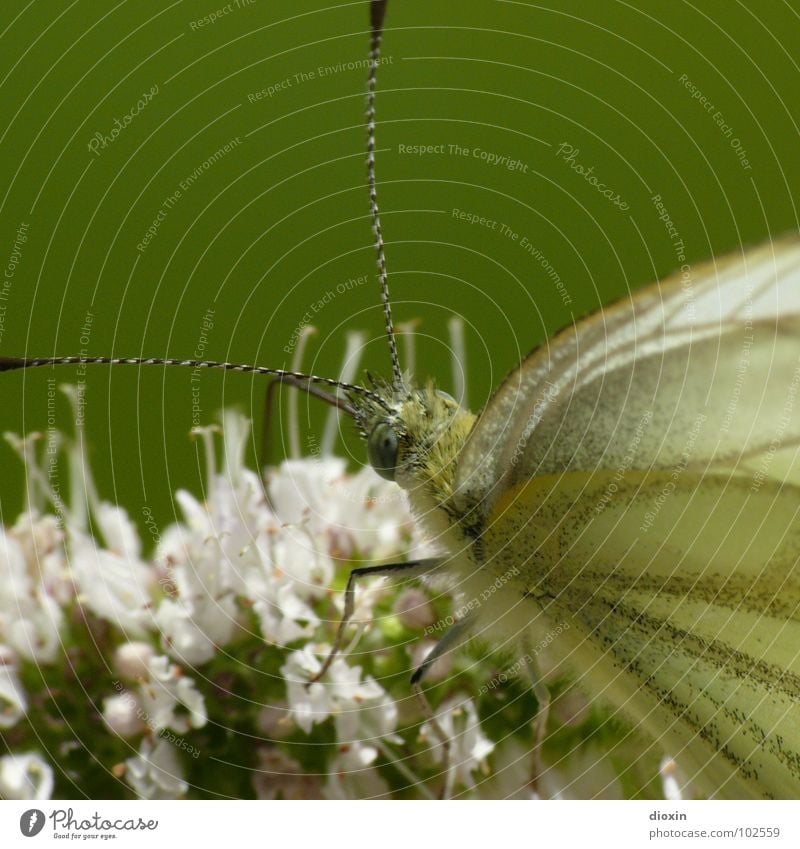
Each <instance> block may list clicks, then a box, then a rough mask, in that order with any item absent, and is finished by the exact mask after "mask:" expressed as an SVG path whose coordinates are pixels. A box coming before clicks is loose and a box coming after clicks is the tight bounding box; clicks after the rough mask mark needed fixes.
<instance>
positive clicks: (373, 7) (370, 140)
mask: <svg viewBox="0 0 800 849" xmlns="http://www.w3.org/2000/svg"><path fill="white" fill-rule="evenodd" d="M386 4H387V0H372V2H371V3H370V24H371V28H372V36H371V40H370V50H369V76H368V77H367V185H368V186H369V211H370V215H371V216H372V231H373V233H374V234H375V253H376V254H377V259H378V279H379V281H380V286H381V300H382V301H383V315H384V318H385V319H386V337H387V339H388V340H389V354H390V355H391V358H392V378H393V379H392V384H393V385H394V388H395V389H396V390H403V389H404V385H403V373H402V372H401V370H400V357H399V356H398V353H397V340H396V339H395V336H394V326H393V325H392V304H391V301H390V300H389V280H388V274H387V272H386V251H385V248H384V244H383V231H382V229H381V216H380V211H379V209H378V188H377V183H376V180H375V87H376V85H377V82H378V62H379V61H380V58H381V37H382V35H383V19H384V16H385V15H386Z"/></svg>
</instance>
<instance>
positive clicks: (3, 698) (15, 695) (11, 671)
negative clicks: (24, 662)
mask: <svg viewBox="0 0 800 849" xmlns="http://www.w3.org/2000/svg"><path fill="white" fill-rule="evenodd" d="M7 653H8V650H7V649H6V648H5V647H4V646H0V728H11V726H12V725H16V723H17V722H19V720H20V719H22V717H23V716H25V712H26V711H27V710H28V704H27V701H26V699H25V692H24V690H23V689H22V685H21V684H20V682H19V679H18V678H17V670H16V668H15V667H14V666H13V665H12V662H11V658H10V657H5V656H4V655H7Z"/></svg>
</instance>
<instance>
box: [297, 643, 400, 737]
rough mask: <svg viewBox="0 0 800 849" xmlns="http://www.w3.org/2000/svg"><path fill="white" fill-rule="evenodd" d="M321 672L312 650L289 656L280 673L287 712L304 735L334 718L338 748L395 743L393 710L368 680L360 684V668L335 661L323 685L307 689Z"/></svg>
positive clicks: (382, 691)
mask: <svg viewBox="0 0 800 849" xmlns="http://www.w3.org/2000/svg"><path fill="white" fill-rule="evenodd" d="M320 669H321V664H320V661H319V660H318V659H317V657H316V656H315V655H314V653H313V650H312V647H311V646H306V648H305V649H303V650H301V651H295V652H292V654H291V655H289V659H288V661H287V662H286V664H285V665H284V666H283V667H282V668H281V673H282V674H283V676H284V678H285V679H286V683H287V689H288V701H289V708H290V710H291V711H292V713H293V715H294V718H295V722H296V723H297V724H298V726H300V728H302V729H303V730H304V731H305V732H306V733H308V732H309V731H310V730H311V727H312V726H313V725H314V724H315V723H318V722H324V721H325V720H326V719H327V718H328V717H329V716H333V717H334V722H335V726H336V739H337V740H338V741H339V743H340V744H346V745H349V744H352V743H354V742H356V741H362V740H373V739H376V738H385V739H387V740H391V741H394V740H397V739H399V738H397V737H396V736H395V735H394V733H393V732H394V731H395V729H396V727H397V706H396V705H395V703H394V701H393V700H392V699H391V698H390V697H389V696H388V695H387V693H386V692H385V690H384V689H383V688H382V687H381V686H380V685H379V684H378V683H377V681H375V680H374V679H373V678H372V677H371V676H369V675H368V676H367V677H366V678H365V679H364V680H363V681H362V680H361V667H360V666H353V667H350V666H348V665H347V662H346V661H345V660H344V658H341V657H337V658H336V660H334V662H333V663H332V664H331V668H330V670H329V671H328V674H327V679H326V681H317V682H316V683H314V684H312V685H311V686H310V687H308V686H306V685H307V682H308V680H309V679H310V678H311V677H312V676H313V675H315V674H316V673H317V672H319V670H320Z"/></svg>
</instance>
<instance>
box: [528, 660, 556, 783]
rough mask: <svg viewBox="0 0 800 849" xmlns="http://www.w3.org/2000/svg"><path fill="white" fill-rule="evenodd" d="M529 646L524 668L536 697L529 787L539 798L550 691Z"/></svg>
mask: <svg viewBox="0 0 800 849" xmlns="http://www.w3.org/2000/svg"><path fill="white" fill-rule="evenodd" d="M529 648H530V647H529V646H527V645H526V646H525V657H524V658H523V659H524V661H525V668H526V669H527V670H528V677H529V678H530V680H531V687H532V689H533V695H534V696H536V704H537V708H536V716H535V717H534V718H533V764H532V766H531V786H532V787H533V789H534V790H535V791H536V794H537V795H538V796H539V797H541V796H542V792H541V789H540V787H539V780H540V778H541V776H542V772H543V769H542V743H543V742H544V735H545V731H546V730H547V718H548V716H549V715H550V690H548V689H547V685H546V684H545V683H544V680H543V678H542V673H541V670H540V669H539V664H538V663H536V654H535V652H533V653H532V652H531V651H530V650H529Z"/></svg>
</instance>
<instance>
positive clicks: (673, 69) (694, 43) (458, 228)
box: [0, 0, 800, 537]
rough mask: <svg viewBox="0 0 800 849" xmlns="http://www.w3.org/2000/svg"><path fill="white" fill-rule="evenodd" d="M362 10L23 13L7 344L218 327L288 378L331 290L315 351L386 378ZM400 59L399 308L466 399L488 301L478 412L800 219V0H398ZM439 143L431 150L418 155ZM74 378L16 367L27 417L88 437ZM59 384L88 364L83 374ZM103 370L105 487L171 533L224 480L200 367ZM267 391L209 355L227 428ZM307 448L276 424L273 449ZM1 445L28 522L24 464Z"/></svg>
mask: <svg viewBox="0 0 800 849" xmlns="http://www.w3.org/2000/svg"><path fill="white" fill-rule="evenodd" d="M214 13H216V14H217V17H216V18H215V19H212V18H211V17H207V18H206V19H205V20H203V18H204V17H205V16H212V14H214ZM366 22H367V3H366V2H363V0H358V2H349V3H340V4H330V5H323V4H318V5H317V8H316V9H314V10H312V11H302V10H301V7H300V6H299V5H298V4H297V3H295V2H291V3H290V2H285V0H269V2H268V0H251V2H249V3H247V2H244V0H239V2H238V3H237V2H235V0H232V2H231V3H229V4H227V5H225V4H224V3H222V0H216V2H177V3H171V4H164V3H163V2H160V1H159V0H137V2H135V3H134V2H127V3H126V2H122V3H111V2H108V3H104V2H97V0H93V1H92V2H87V0H77V2H72V3H65V4H52V3H45V2H35V3H28V2H27V0H5V1H4V3H3V6H2V11H0V80H2V89H0V91H1V92H2V104H3V110H2V113H3V120H2V122H0V151H1V152H2V155H1V156H0V172H1V173H0V204H1V205H0V261H2V263H3V268H4V270H5V271H8V270H9V263H11V270H12V272H13V273H12V276H11V278H8V277H7V275H6V278H5V282H4V285H5V288H4V290H3V294H4V299H3V301H2V305H4V306H5V311H4V313H3V318H4V322H3V324H2V326H1V327H0V329H1V330H2V335H1V336H0V356H12V355H29V356H32V355H49V354H56V353H57V354H78V353H82V352H85V353H87V354H90V355H101V354H104V355H111V354H115V355H130V356H138V355H150V356H158V357H163V356H172V357H188V356H193V355H194V354H195V353H196V352H198V347H199V345H201V344H203V342H204V344H205V346H204V348H202V350H201V351H200V353H202V354H203V355H205V356H207V357H209V358H214V359H228V360H240V361H243V362H257V363H260V364H263V365H269V366H275V367H282V366H285V365H288V364H289V362H290V359H291V358H290V356H289V354H288V353H287V352H286V349H287V348H288V349H290V350H291V347H292V337H293V334H294V333H295V331H296V328H297V327H298V326H299V325H300V324H301V323H302V322H303V321H304V316H306V314H307V313H308V311H309V310H312V312H313V307H312V305H313V304H314V303H315V302H317V301H319V300H320V299H321V298H324V296H325V294H326V292H333V293H334V296H333V297H329V298H327V300H328V301H329V303H327V304H325V305H324V307H323V308H321V309H319V310H318V311H317V312H315V313H314V314H313V318H312V323H313V324H314V325H315V326H316V327H317V328H318V333H317V334H316V335H315V336H314V337H313V338H312V339H311V340H310V343H309V348H308V353H307V357H306V362H305V367H306V368H307V369H313V370H314V371H316V372H317V373H321V374H326V375H336V374H337V373H338V370H339V367H340V362H341V358H342V355H343V353H344V348H345V342H346V338H345V337H346V331H348V330H364V331H366V332H367V338H368V340H369V342H368V345H367V350H366V352H365V364H366V365H367V366H369V367H370V368H371V369H374V370H375V371H378V372H380V371H383V372H386V371H387V370H388V357H387V354H386V349H385V343H384V341H383V339H382V337H381V328H382V319H381V315H380V307H379V300H378V293H377V289H376V286H375V273H374V269H375V266H374V256H373V247H372V238H371V231H370V226H369V219H368V209H367V202H366V191H365V188H364V162H363V161H364V154H363V150H364V129H363V112H364V78H365V71H364V69H363V67H354V64H355V63H359V62H360V64H361V65H363V61H360V60H363V59H364V57H365V56H366V52H367V42H368V36H367V28H366ZM384 56H385V57H386V62H385V64H384V65H383V66H382V67H381V69H380V75H379V98H378V114H379V127H378V148H379V151H380V152H379V158H378V172H379V181H380V202H381V207H382V211H383V224H384V231H385V237H386V241H387V250H388V257H389V268H390V271H391V283H392V293H393V301H394V312H395V318H396V320H397V321H399V322H405V321H410V320H413V319H419V322H418V324H417V325H416V332H417V337H416V340H417V358H416V360H417V372H418V373H419V374H420V375H421V376H424V375H428V374H436V375H438V376H439V378H440V382H441V384H442V386H443V387H444V388H446V389H449V388H450V387H451V362H450V360H451V358H450V352H449V347H448V344H449V343H448V336H447V322H448V319H449V318H450V317H451V316H453V315H455V314H458V315H461V316H463V318H464V320H465V323H466V339H467V352H468V356H467V371H468V389H469V399H470V404H471V406H472V407H473V408H478V407H480V406H481V405H482V404H483V403H484V401H485V400H486V398H488V396H489V394H490V393H491V391H492V389H493V387H495V386H496V385H497V384H498V383H499V381H500V380H502V378H503V376H504V375H505V374H506V373H507V372H508V370H509V369H511V368H512V367H513V366H514V365H515V364H516V363H517V362H518V361H519V359H520V357H521V355H522V354H524V353H525V352H526V351H528V350H529V349H531V348H532V347H534V346H535V345H537V344H540V343H542V342H543V341H544V340H546V339H547V337H548V336H549V335H550V334H552V333H553V332H554V331H556V330H557V329H559V328H560V327H562V326H564V325H565V324H568V323H569V322H571V321H572V320H573V319H574V318H576V317H579V316H581V315H584V314H586V313H588V312H590V311H592V310H594V309H596V308H597V307H598V306H600V305H602V304H605V303H608V302H609V301H611V300H613V299H614V298H617V297H619V296H621V295H623V294H625V293H626V292H627V291H629V290H632V289H635V288H637V287H639V286H642V285H645V284H647V283H648V282H650V281H652V280H653V279H655V278H657V277H659V276H663V275H666V274H668V273H670V272H672V271H674V270H675V269H676V268H677V267H679V266H680V265H681V264H682V262H683V261H685V262H687V263H689V264H690V265H692V267H694V264H695V263H697V262H699V261H701V260H703V259H706V258H708V257H710V256H712V255H714V254H719V253H721V252H725V251H729V250H732V249H736V248H738V247H739V246H741V245H747V244H751V243H753V242H757V241H760V240H762V239H764V238H767V237H768V236H770V235H777V234H781V233H783V232H786V231H791V230H796V229H797V227H798V221H797V209H796V205H795V192H794V188H795V186H797V185H798V180H799V179H800V145H799V144H798V121H800V101H798V98H797V92H798V90H800V87H799V86H800V68H798V64H797V58H796V57H798V56H800V4H798V3H796V2H795V3H790V2H787V3H777V2H776V3H766V4H755V3H750V4H741V3H719V2H711V0H703V2H699V3H698V2H696V3H693V4H689V3H683V2H671V3H665V2H652V0H648V2H642V3H638V4H627V3H622V2H610V0H602V2H599V3H591V4H589V3H586V2H582V1H579V0H571V2H569V0H566V1H565V0H558V2H545V3H537V4H535V5H534V4H531V3H525V2H487V0H483V2H477V0H461V2H459V3H447V4H445V3H431V2H417V0H403V2H393V3H392V2H390V4H389V11H388V15H387V30H386V34H385V39H384ZM154 89H156V90H155V93H152V96H151V97H150V99H149V102H147V103H146V104H144V105H143V107H142V108H141V109H139V108H138V107H137V101H139V100H140V98H142V97H143V95H144V94H145V92H153V91H154ZM126 115H128V116H129V117H128V119H126V118H125V116H126ZM115 119H117V120H118V121H119V122H120V124H122V125H123V127H122V129H120V130H119V131H118V132H112V131H114V129H115V126H116V124H115ZM104 137H105V138H104ZM93 139H95V142H94V143H93V144H94V147H95V148H96V150H95V151H92V149H91V148H90V144H91V143H92V140H93ZM101 139H102V140H103V146H100V140H101ZM237 139H238V140H239V141H238V142H237V141H236V140H237ZM231 142H233V144H232V145H231V144H230V143H231ZM225 145H230V147H229V149H228V150H227V151H226V150H225ZM419 145H432V146H435V149H434V151H433V152H431V153H428V154H425V155H418V154H416V153H412V152H410V151H409V150H408V148H410V147H413V146H419ZM564 145H568V147H564ZM457 148H458V151H457ZM221 149H222V150H223V153H221V154H217V155H215V153H216V152H217V151H220V150H221ZM570 150H571V151H572V158H571V159H569V158H568V154H569V152H570ZM482 152H484V153H485V154H486V157H488V156H489V154H491V155H492V156H493V157H495V159H497V158H500V157H508V158H509V160H507V161H517V162H518V163H519V164H518V165H517V166H516V167H515V168H514V169H513V170H512V169H509V168H507V167H505V166H504V165H503V164H492V163H491V162H490V161H489V160H488V159H487V158H482V156H481V154H482ZM204 163H205V167H204ZM577 165H580V166H581V167H582V168H583V169H589V168H592V169H593V171H592V172H591V174H592V175H593V176H596V177H597V180H598V181H599V182H600V183H602V184H603V185H604V186H606V187H608V189H609V193H610V194H614V195H616V196H618V200H617V202H616V203H613V202H612V201H611V200H609V199H608V198H607V197H605V196H604V195H603V194H601V192H600V191H599V190H598V188H597V187H596V186H595V185H593V184H592V183H591V182H589V181H588V180H587V179H585V176H582V175H581V173H580V172H579V171H578V170H576V168H575V166H577ZM193 174H195V175H196V179H192V177H191V175H193ZM182 183H183V184H184V188H181V184H182ZM177 192H180V196H176V193H177ZM655 195H660V197H661V202H662V203H663V205H664V206H663V208H661V209H659V208H657V206H656V204H655V202H654V201H653V197H654V196H655ZM170 197H171V198H172V199H173V200H171V201H170V200H168V199H169V198H170ZM454 209H455V210H460V211H464V212H465V213H469V214H471V215H474V216H477V217H483V218H485V219H487V221H489V222H497V224H496V225H495V226H483V225H481V224H480V223H474V224H469V223H467V222H466V221H465V220H460V219H459V218H458V217H457V215H454V214H453V211H454ZM665 210H666V213H668V215H669V217H670V219H671V221H672V224H673V228H674V229H673V231H672V232H670V231H669V230H668V228H667V226H666V223H665V222H664V221H662V220H659V215H660V214H662V213H664V211H665ZM159 217H160V218H161V219H162V220H160V221H159V222H158V226H157V228H155V229H156V233H155V235H154V236H153V237H152V239H151V240H150V241H149V242H148V243H147V244H146V245H145V244H144V243H143V239H144V238H145V236H146V234H147V231H148V228H149V227H150V226H151V225H153V222H154V220H156V219H157V218H159ZM23 224H24V225H27V233H26V235H27V241H25V242H22V241H21V240H20V239H19V237H18V236H17V233H18V230H19V228H20V225H23ZM501 225H504V226H501ZM504 228H505V229H504ZM512 233H513V234H516V238H514V236H513V235H511V234H512ZM675 233H677V236H676V235H675ZM679 242H681V243H682V248H679V245H678V243H679ZM526 245H528V246H529V247H526ZM534 251H535V252H534ZM681 251H683V253H684V254H685V260H682V259H681V257H680V256H679V254H680V252H681ZM363 275H369V280H368V282H367V283H366V284H363V285H357V286H355V287H353V288H351V289H349V290H347V291H346V292H344V293H338V292H337V284H340V283H344V281H347V280H349V279H351V278H355V279H357V278H359V277H362V276H363ZM554 275H557V277H556V276H554ZM557 280H560V281H561V287H560V288H559V286H557V285H556V281H557ZM340 288H341V287H340ZM210 309H213V311H214V312H213V328H211V329H208V327H207V330H208V332H207V333H206V334H205V335H206V337H207V338H206V339H205V340H203V339H202V338H201V337H202V335H203V322H204V316H207V314H208V311H209V310H210ZM87 314H91V332H90V333H86V332H85V330H83V328H85V327H86V326H87ZM208 324H209V322H206V325H207V326H208ZM51 376H52V375H51V374H48V372H47V370H44V369H41V370H35V371H30V372H29V373H26V374H23V373H11V374H4V375H0V383H1V384H2V386H1V387H0V388H1V390H2V396H1V397H2V399H3V401H2V404H1V405H0V417H1V418H2V421H1V422H0V427H1V428H2V430H3V431H14V432H17V433H22V432H30V431H33V430H40V431H42V430H44V429H46V428H47V427H48V423H49V424H54V426H55V427H57V428H59V429H62V430H64V431H65V432H67V433H70V434H71V433H74V426H73V416H72V413H71V412H70V408H69V406H68V405H67V403H66V401H65V400H63V399H61V398H59V401H58V404H57V407H56V409H55V415H54V416H51V420H50V422H48V408H47V403H48V397H47V394H48V393H47V390H48V383H47V379H48V377H51ZM56 377H57V379H58V381H59V382H67V383H68V382H76V381H77V379H78V375H77V370H76V369H72V368H62V369H59V370H58V372H57V373H56ZM85 379H86V384H85V409H84V412H85V424H86V428H87V431H86V432H87V436H88V440H87V444H88V450H89V454H90V460H91V464H92V468H93V470H94V473H95V476H96V478H97V483H98V488H99V490H100V492H101V494H102V495H103V496H105V497H107V498H111V499H114V500H116V501H119V502H121V503H122V504H124V505H125V506H126V507H128V509H129V510H130V511H131V514H132V515H133V516H134V517H135V518H136V520H137V521H139V522H140V524H142V517H143V510H145V509H148V510H150V511H152V516H153V517H154V518H155V519H156V521H157V522H158V523H159V524H166V523H167V522H168V521H170V519H171V517H172V513H173V506H172V493H173V492H174V490H175V489H176V488H178V487H189V488H190V489H192V490H194V491H195V492H199V491H200V488H201V484H202V470H201V468H200V465H201V464H200V463H199V462H198V457H199V454H198V446H197V445H196V444H195V442H193V441H192V440H191V439H190V438H189V431H190V429H191V427H192V424H193V411H192V403H193V396H192V384H191V373H190V372H188V371H182V370H171V371H169V370H164V369H160V368H151V369H144V370H137V369H130V368H124V367H118V368H113V369H109V368H107V367H96V368H93V369H89V371H88V372H87V374H86V378H85ZM264 387H265V381H264V379H263V378H252V377H250V376H242V375H230V374H227V375H226V374H213V373H205V374H204V375H203V378H202V383H201V384H200V393H201V394H200V396H199V398H200V406H201V407H202V412H201V414H200V416H201V420H202V422H203V423H210V422H213V421H214V420H215V416H216V412H217V411H218V410H219V409H220V408H221V407H222V406H223V405H229V404H233V403H235V404H238V405H240V406H241V407H243V408H244V409H246V410H247V411H249V412H251V413H252V415H253V417H254V419H255V422H256V429H257V430H258V429H259V428H260V426H261V425H260V423H261V418H262V409H261V407H262V399H263V392H264ZM301 406H302V410H303V416H302V418H303V428H304V431H303V432H304V434H313V433H318V432H319V429H320V427H321V426H322V423H323V422H324V418H325V415H326V410H325V409H318V407H321V405H314V404H311V405H310V406H309V405H308V404H307V402H306V401H305V400H304V401H303V403H302V405H301ZM307 411H308V412H307ZM51 412H52V411H51ZM345 425H346V423H345ZM285 434H286V424H285V420H284V421H282V422H278V423H276V427H275V428H274V429H273V431H272V439H273V443H274V457H277V456H279V455H280V453H281V451H282V450H283V449H282V443H283V442H284V437H285ZM302 444H303V445H304V446H305V447H306V448H308V447H309V446H313V444H314V443H313V442H309V441H308V440H305V441H304V442H303V443H302ZM348 446H349V448H348V450H351V451H352V452H353V456H354V461H355V460H357V461H358V462H361V460H362V453H361V450H360V448H358V446H356V445H355V443H353V442H352V441H351V442H350V443H348ZM341 450H345V449H344V448H342V449H341ZM0 452H1V453H2V460H0V462H2V469H3V473H2V483H0V506H1V507H2V519H3V521H4V522H6V523H9V522H11V521H13V519H14V518H15V516H16V515H17V513H18V511H19V509H20V508H21V506H22V503H23V498H22V493H23V477H22V466H21V463H20V462H19V460H18V458H17V457H16V456H15V455H14V453H13V452H12V451H11V449H10V448H9V447H8V446H7V445H5V443H3V446H2V448H1V449H0ZM250 452H251V462H255V460H254V457H255V446H254V445H251V447H250ZM146 536H147V535H146V533H145V537H146Z"/></svg>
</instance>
